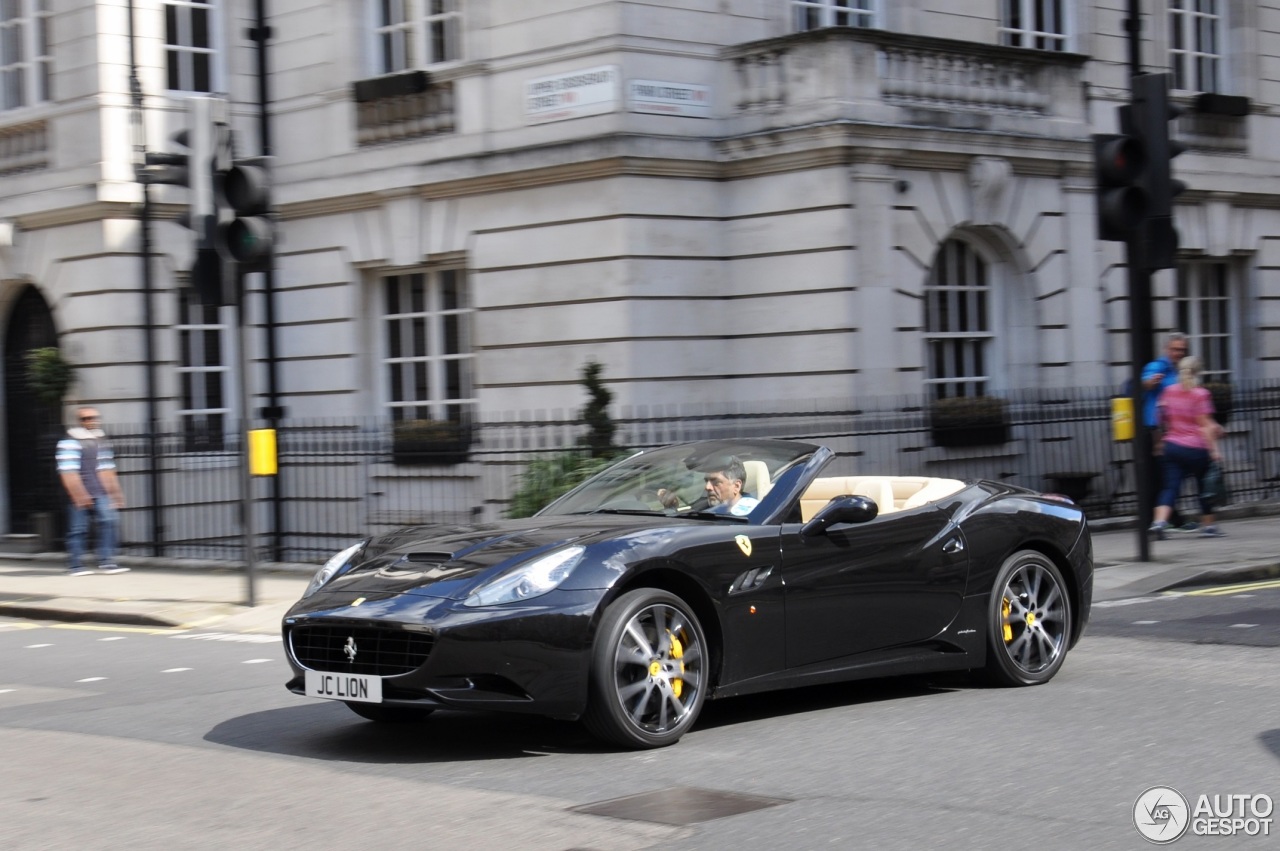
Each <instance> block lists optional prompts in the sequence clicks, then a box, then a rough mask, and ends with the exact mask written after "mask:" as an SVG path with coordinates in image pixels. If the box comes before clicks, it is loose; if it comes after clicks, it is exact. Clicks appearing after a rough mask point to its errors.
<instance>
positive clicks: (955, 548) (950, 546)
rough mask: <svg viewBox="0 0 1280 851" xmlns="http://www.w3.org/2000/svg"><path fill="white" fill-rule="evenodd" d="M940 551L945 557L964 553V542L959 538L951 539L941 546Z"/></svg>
mask: <svg viewBox="0 0 1280 851" xmlns="http://www.w3.org/2000/svg"><path fill="white" fill-rule="evenodd" d="M942 551H943V552H944V553H946V554H947V555H954V554H956V553H962V552H964V541H962V540H960V539H959V538H951V539H949V540H948V541H947V542H946V543H945V544H943V545H942Z"/></svg>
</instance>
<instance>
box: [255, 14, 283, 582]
mask: <svg viewBox="0 0 1280 851" xmlns="http://www.w3.org/2000/svg"><path fill="white" fill-rule="evenodd" d="M250 35H251V37H252V38H253V41H254V42H255V43H256V44H257V46H258V56H257V74H258V138H259V139H260V141H261V144H262V155H263V156H264V157H270V156H271V155H272V148H271V120H270V109H269V106H270V103H271V99H270V97H269V91H268V86H267V83H268V76H267V40H268V39H269V38H270V37H271V30H270V28H269V27H268V26H267V3H266V0H255V2H254V25H253V29H252V31H251V32H250ZM275 283H276V270H275V257H274V252H273V255H272V258H271V261H270V263H269V264H268V265H267V268H266V269H264V270H263V272H262V299H263V324H264V325H265V326H266V332H267V341H266V342H267V345H266V353H265V354H266V361H267V404H266V406H265V408H264V410H263V414H264V415H265V416H264V419H266V420H267V425H268V427H269V428H271V429H273V430H278V429H279V427H280V420H282V419H283V418H284V407H283V406H281V404H280V395H279V383H278V373H279V366H278V364H277V362H276V361H277V353H276V295H275V289H276V287H275ZM280 476H281V471H279V470H277V472H276V475H274V476H271V477H270V479H271V482H270V484H269V485H268V487H269V488H270V489H271V517H272V523H271V540H272V546H271V550H272V557H273V558H274V560H276V561H280V560H281V559H283V557H284V546H283V538H282V536H281V533H280V530H281V529H282V528H283V527H284V503H283V501H282V499H281V493H280V489H281V482H280Z"/></svg>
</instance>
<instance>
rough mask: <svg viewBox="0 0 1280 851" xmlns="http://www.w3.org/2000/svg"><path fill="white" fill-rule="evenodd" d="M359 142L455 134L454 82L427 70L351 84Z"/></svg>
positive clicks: (366, 142)
mask: <svg viewBox="0 0 1280 851" xmlns="http://www.w3.org/2000/svg"><path fill="white" fill-rule="evenodd" d="M352 96H353V98H354V100H355V106H356V141H357V142H358V143H359V144H361V145H377V144H382V143H385V142H396V141H399V140H401V139H412V138H418V137H422V136H435V135H438V134H441V133H452V132H454V130H455V107H454V101H453V81H452V80H449V79H443V78H440V77H437V76H435V75H429V74H428V73H427V72H426V71H407V72H405V73H402V74H389V75H386V76H383V77H372V78H370V79H367V80H358V81H356V82H355V83H354V84H353V85H352Z"/></svg>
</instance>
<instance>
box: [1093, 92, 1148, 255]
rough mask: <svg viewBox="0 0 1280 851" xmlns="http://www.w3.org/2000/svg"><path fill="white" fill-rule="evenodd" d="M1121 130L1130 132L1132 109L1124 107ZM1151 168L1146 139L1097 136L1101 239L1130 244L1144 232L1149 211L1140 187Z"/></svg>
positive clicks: (1124, 135) (1095, 154)
mask: <svg viewBox="0 0 1280 851" xmlns="http://www.w3.org/2000/svg"><path fill="white" fill-rule="evenodd" d="M1120 110H1121V113H1120V115H1121V118H1120V124H1121V128H1122V129H1124V130H1126V131H1127V130H1128V127H1127V126H1126V125H1128V124H1129V123H1130V122H1129V115H1130V112H1129V108H1128V107H1120ZM1146 166H1147V152H1146V148H1145V147H1144V146H1143V144H1142V140H1141V139H1138V138H1136V137H1135V136H1132V135H1128V133H1127V132H1126V133H1121V134H1114V133H1100V134H1097V135H1095V136H1094V137H1093V171H1094V176H1095V178H1096V181H1097V190H1096V199H1097V207H1098V239H1102V240H1107V241H1109V242H1128V241H1129V240H1131V239H1135V238H1137V237H1138V236H1139V235H1140V234H1141V232H1142V223H1143V220H1144V219H1145V218H1146V216H1147V212H1148V209H1149V205H1148V199H1147V195H1146V192H1145V190H1143V188H1142V187H1141V186H1140V185H1139V179H1140V178H1141V176H1142V174H1143V172H1144V170H1145V169H1146Z"/></svg>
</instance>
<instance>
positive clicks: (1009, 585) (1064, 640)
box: [986, 550, 1072, 686]
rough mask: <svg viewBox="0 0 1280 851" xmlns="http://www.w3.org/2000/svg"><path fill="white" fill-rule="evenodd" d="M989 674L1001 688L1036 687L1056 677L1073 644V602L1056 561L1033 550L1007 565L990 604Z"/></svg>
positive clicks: (1003, 566)
mask: <svg viewBox="0 0 1280 851" xmlns="http://www.w3.org/2000/svg"><path fill="white" fill-rule="evenodd" d="M988 606H989V608H988V614H987V623H988V624H989V625H990V627H989V630H988V648H989V652H988V658H987V668H986V673H987V676H988V678H989V679H990V680H991V681H992V682H994V683H996V684H997V685H1004V686H1033V685H1039V684H1040V683H1046V682H1048V681H1049V680H1051V679H1053V675H1054V674H1056V673H1058V669H1059V668H1061V667H1062V663H1063V661H1064V660H1065V659H1066V658H1067V648H1068V647H1069V646H1070V644H1071V623H1072V621H1071V596H1070V594H1069V593H1068V591H1067V584H1066V582H1064V581H1063V579H1062V573H1061V571H1059V570H1058V566H1057V565H1055V564H1054V563H1053V560H1052V559H1050V558H1049V557H1048V556H1046V555H1044V554H1043V553H1038V552H1035V551H1034V550H1021V551H1019V552H1016V553H1014V554H1013V555H1011V556H1009V558H1007V559H1005V562H1004V564H1003V565H1001V567H1000V572H999V573H998V574H997V575H996V581H995V584H994V585H993V586H992V588H991V601H990V603H989V604H988Z"/></svg>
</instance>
